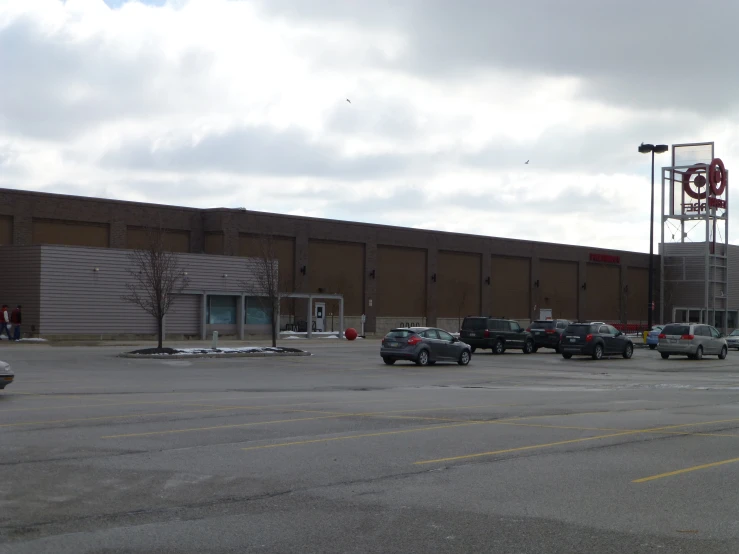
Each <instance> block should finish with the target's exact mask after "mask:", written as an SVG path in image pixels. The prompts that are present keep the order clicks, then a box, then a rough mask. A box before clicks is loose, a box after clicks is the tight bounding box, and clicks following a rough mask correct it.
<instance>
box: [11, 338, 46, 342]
mask: <svg viewBox="0 0 739 554" xmlns="http://www.w3.org/2000/svg"><path fill="white" fill-rule="evenodd" d="M17 342H49V341H47V340H46V339H41V338H38V339H18V341H17Z"/></svg>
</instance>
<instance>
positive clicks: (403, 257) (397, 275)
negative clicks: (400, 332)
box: [376, 246, 427, 318]
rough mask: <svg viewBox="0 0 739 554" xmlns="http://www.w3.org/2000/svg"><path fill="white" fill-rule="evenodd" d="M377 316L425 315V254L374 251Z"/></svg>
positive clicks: (381, 248) (385, 248)
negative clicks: (375, 258)
mask: <svg viewBox="0 0 739 554" xmlns="http://www.w3.org/2000/svg"><path fill="white" fill-rule="evenodd" d="M376 279H377V300H376V301H377V316H378V317H391V316H396V317H405V318H408V317H415V318H421V317H424V316H425V315H426V286H427V283H426V281H427V279H426V251H425V250H420V249H413V248H397V247H393V246H378V247H377V271H376Z"/></svg>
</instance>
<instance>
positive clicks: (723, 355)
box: [718, 346, 729, 360]
mask: <svg viewBox="0 0 739 554" xmlns="http://www.w3.org/2000/svg"><path fill="white" fill-rule="evenodd" d="M728 353H729V349H728V348H726V347H725V346H724V347H722V348H721V354H719V355H718V359H719V360H725V359H726V355H727V354H728Z"/></svg>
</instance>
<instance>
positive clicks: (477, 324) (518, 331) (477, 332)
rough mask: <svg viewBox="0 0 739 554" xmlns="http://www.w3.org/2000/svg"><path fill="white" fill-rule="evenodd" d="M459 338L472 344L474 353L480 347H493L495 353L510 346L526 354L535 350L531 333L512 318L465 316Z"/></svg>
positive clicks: (482, 348)
mask: <svg viewBox="0 0 739 554" xmlns="http://www.w3.org/2000/svg"><path fill="white" fill-rule="evenodd" d="M459 338H460V340H461V341H462V342H465V343H467V344H469V345H470V347H471V348H472V352H473V353H474V352H475V350H477V349H478V348H479V349H481V350H485V349H491V350H492V351H493V354H502V353H503V352H505V351H506V349H508V348H513V349H521V350H523V352H524V354H531V353H532V352H534V350H535V346H534V337H533V336H532V335H531V333H529V332H528V331H527V330H526V329H524V328H523V327H521V326H520V325H519V324H518V322H517V321H512V320H510V319H496V318H493V317H478V316H474V317H465V318H464V321H463V322H462V328H461V329H460V330H459Z"/></svg>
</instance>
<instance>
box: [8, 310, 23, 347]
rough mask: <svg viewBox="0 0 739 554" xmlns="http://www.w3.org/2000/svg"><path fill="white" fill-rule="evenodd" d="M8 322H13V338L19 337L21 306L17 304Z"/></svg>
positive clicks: (18, 338) (17, 338)
mask: <svg viewBox="0 0 739 554" xmlns="http://www.w3.org/2000/svg"><path fill="white" fill-rule="evenodd" d="M10 323H12V324H13V340H20V338H21V306H20V304H18V305H17V306H16V307H15V310H13V311H12V313H11V314H10Z"/></svg>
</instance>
